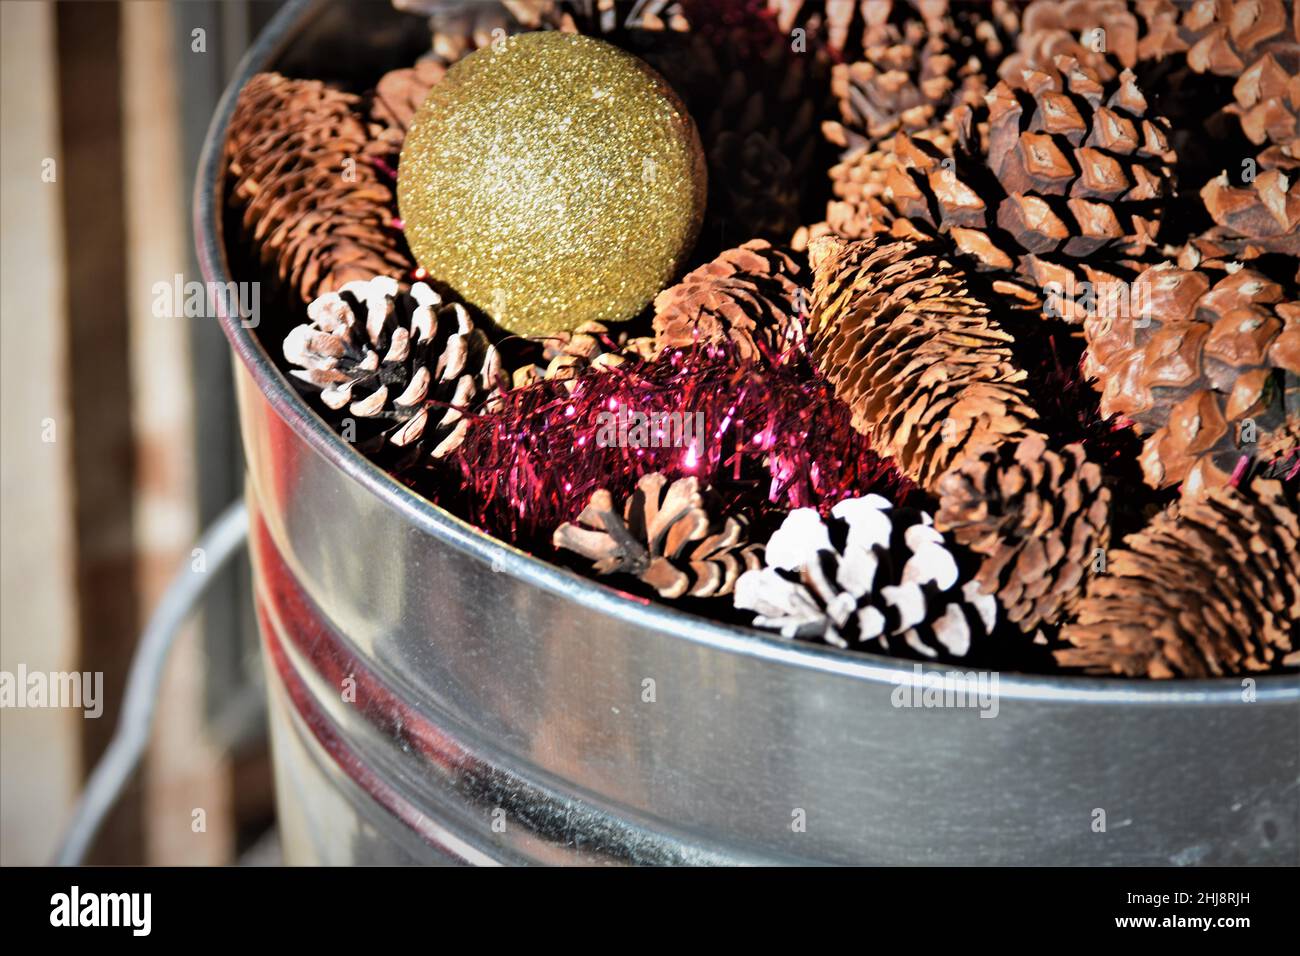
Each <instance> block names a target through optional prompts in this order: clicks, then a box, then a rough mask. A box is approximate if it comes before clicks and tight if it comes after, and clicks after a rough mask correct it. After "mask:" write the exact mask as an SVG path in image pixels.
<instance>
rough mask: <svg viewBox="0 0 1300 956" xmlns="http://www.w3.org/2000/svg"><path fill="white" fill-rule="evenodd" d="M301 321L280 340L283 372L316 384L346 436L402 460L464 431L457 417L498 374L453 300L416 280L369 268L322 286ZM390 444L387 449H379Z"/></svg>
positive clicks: (438, 449)
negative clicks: (347, 427)
mask: <svg viewBox="0 0 1300 956" xmlns="http://www.w3.org/2000/svg"><path fill="white" fill-rule="evenodd" d="M307 315H308V317H309V318H310V319H311V324H310V325H300V326H298V327H297V328H296V329H294V330H293V331H292V332H290V333H289V335H288V337H286V338H285V340H284V357H285V359H286V360H287V361H288V363H289V364H290V365H291V366H293V368H292V370H291V374H292V375H293V376H294V377H295V378H297V379H299V380H300V381H302V382H305V383H306V384H307V385H308V386H310V387H311V388H312V389H315V390H318V392H319V396H318V397H319V400H320V403H321V404H322V405H323V406H324V407H325V409H326V410H327V415H328V417H329V419H330V420H331V421H332V422H334V423H335V424H336V425H339V424H341V422H342V420H343V419H346V418H352V419H354V420H355V422H356V428H357V436H356V441H355V443H356V445H357V447H358V448H360V449H361V450H362V451H363V452H366V453H367V454H370V455H381V454H383V455H384V457H394V458H397V459H398V460H399V461H400V462H401V463H403V464H405V463H409V462H410V461H413V460H414V459H415V458H417V457H419V455H420V454H421V453H422V452H427V453H428V454H429V455H431V456H432V457H434V458H441V457H443V456H444V455H446V454H448V453H449V452H451V451H453V450H455V449H456V448H457V447H458V446H459V445H460V443H461V441H462V440H463V438H464V433H465V430H466V429H467V428H468V427H469V420H468V419H467V418H466V417H465V415H466V413H467V412H470V411H472V410H474V409H476V408H478V407H479V406H480V405H482V404H484V403H485V402H487V401H489V400H490V398H491V397H492V395H493V394H494V393H496V392H497V391H498V390H499V389H501V388H503V387H504V386H505V384H506V380H505V373H504V372H503V370H502V368H501V361H500V358H499V356H498V354H497V350H496V348H495V347H494V346H493V345H492V344H491V343H490V342H489V341H488V338H487V336H486V335H485V334H484V332H483V330H482V329H479V328H475V326H474V323H473V320H472V319H471V318H470V314H469V312H468V311H467V310H466V309H465V307H464V306H463V305H461V304H460V303H458V302H452V303H449V302H444V301H443V300H442V298H441V297H440V296H439V295H438V293H436V292H434V291H433V289H431V288H429V286H427V285H425V284H424V283H423V282H417V283H415V284H414V285H412V286H411V289H410V292H409V293H408V292H403V291H401V288H400V286H399V285H398V283H397V280H395V279H392V278H389V277H387V276H379V277H376V278H374V279H371V280H369V281H366V282H351V283H348V284H347V285H345V286H344V287H343V288H342V289H340V290H339V291H338V292H327V293H325V294H324V295H322V296H321V297H320V298H318V299H316V300H315V301H314V302H312V303H311V305H310V306H308V308H307ZM388 453H391V454H388Z"/></svg>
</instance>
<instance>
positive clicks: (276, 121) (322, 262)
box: [226, 73, 414, 303]
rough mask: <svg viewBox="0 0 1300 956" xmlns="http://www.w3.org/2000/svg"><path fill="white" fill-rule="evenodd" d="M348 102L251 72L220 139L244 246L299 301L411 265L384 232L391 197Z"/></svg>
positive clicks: (354, 106)
mask: <svg viewBox="0 0 1300 956" xmlns="http://www.w3.org/2000/svg"><path fill="white" fill-rule="evenodd" d="M359 108H360V100H359V99H358V97H355V96H352V95H351V94H348V93H342V92H339V91H338V90H333V89H330V88H329V87H327V86H325V85H324V84H322V83H318V82H316V81H314V80H291V79H287V78H285V77H283V76H280V75H279V74H277V73H259V74H257V75H256V76H254V77H253V78H252V79H250V80H249V81H248V83H247V84H246V85H245V86H244V88H243V89H242V90H241V91H240V94H239V100H238V102H237V103H236V105H235V112H234V115H233V116H232V117H231V120H230V129H229V133H228V134H227V139H226V165H227V170H228V172H229V174H230V178H231V183H232V185H231V188H230V201H231V202H232V203H233V204H235V205H236V206H240V207H242V209H243V215H242V217H241V225H242V227H243V233H244V238H245V241H247V242H248V243H249V244H250V245H251V247H252V248H254V249H255V250H257V252H258V254H259V255H260V258H261V261H262V263H263V265H265V266H269V267H273V268H274V269H275V275H276V277H277V278H278V280H279V281H280V283H281V284H282V285H283V286H284V287H286V288H288V289H290V290H292V292H293V293H294V294H295V295H296V296H297V297H298V298H299V299H301V301H302V302H304V303H306V302H311V301H312V300H313V299H315V298H316V297H317V296H319V295H321V294H323V293H326V292H333V291H336V290H338V289H340V288H342V287H343V286H344V285H346V284H347V283H349V282H352V281H355V280H360V279H369V278H371V277H372V276H375V275H390V274H396V275H402V274H405V273H406V272H408V271H409V270H410V269H412V268H413V267H414V263H413V261H412V260H411V258H410V255H409V253H408V252H407V250H406V243H405V241H404V240H403V239H402V236H401V234H400V232H399V231H398V230H397V229H396V228H394V225H393V223H394V216H395V215H396V197H395V196H394V194H393V190H392V189H391V188H390V187H389V185H388V184H387V183H386V182H384V181H383V180H382V179H380V177H379V174H378V173H377V172H376V171H375V169H374V168H373V167H372V166H371V165H370V163H369V162H368V156H369V155H370V152H371V150H372V149H373V142H374V141H373V140H372V138H371V136H370V133H369V131H368V130H367V128H366V124H365V122H364V121H363V120H362V118H361V116H360V114H359Z"/></svg>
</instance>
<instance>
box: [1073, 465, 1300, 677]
mask: <svg viewBox="0 0 1300 956" xmlns="http://www.w3.org/2000/svg"><path fill="white" fill-rule="evenodd" d="M1288 484H1289V485H1290V487H1289V488H1288V486H1287V484H1283V483H1281V482H1277V481H1266V480H1256V481H1254V482H1253V483H1252V485H1251V488H1250V490H1248V491H1245V490H1240V489H1237V488H1233V487H1230V486H1229V487H1223V488H1219V489H1216V490H1215V491H1213V492H1212V493H1210V494H1208V495H1206V496H1205V497H1203V498H1200V499H1197V500H1196V501H1191V502H1188V501H1184V502H1183V503H1182V505H1181V507H1179V509H1178V511H1177V514H1176V515H1174V514H1162V515H1160V516H1158V517H1157V518H1156V519H1155V520H1154V521H1152V523H1151V524H1150V526H1149V527H1147V528H1146V529H1145V530H1143V531H1141V532H1139V533H1137V534H1134V535H1130V536H1129V537H1128V538H1127V539H1125V542H1124V543H1125V546H1124V547H1123V548H1117V549H1115V550H1114V551H1112V552H1111V553H1110V555H1109V558H1108V567H1107V570H1106V573H1105V574H1100V575H1097V576H1096V577H1094V578H1093V579H1092V581H1091V582H1090V583H1089V585H1088V592H1087V596H1086V597H1085V598H1084V599H1083V601H1082V602H1081V604H1080V607H1079V613H1078V618H1077V620H1076V621H1075V622H1074V623H1073V624H1070V625H1068V626H1067V627H1065V628H1064V629H1062V632H1061V635H1062V637H1063V638H1065V640H1067V641H1068V642H1069V643H1070V644H1072V645H1074V646H1073V647H1069V648H1065V649H1062V650H1060V651H1057V652H1056V657H1057V660H1058V662H1059V663H1061V664H1062V665H1063V666H1065V667H1081V668H1084V669H1086V670H1088V671H1091V672H1093V673H1099V674H1105V673H1112V674H1124V675H1127V676H1130V677H1141V676H1148V677H1194V678H1196V677H1221V676H1224V675H1230V674H1240V673H1245V672H1247V671H1262V670H1269V669H1273V668H1276V667H1278V666H1280V665H1282V664H1283V663H1284V659H1285V658H1286V657H1287V656H1288V655H1290V654H1293V653H1294V652H1295V651H1297V650H1300V626H1298V622H1300V564H1297V563H1296V561H1295V555H1297V554H1300V517H1297V512H1296V500H1295V492H1296V488H1295V483H1294V482H1290V483H1288ZM1288 554H1289V555H1291V557H1290V558H1287V557H1286V556H1287V555H1288Z"/></svg>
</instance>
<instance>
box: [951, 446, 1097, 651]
mask: <svg viewBox="0 0 1300 956" xmlns="http://www.w3.org/2000/svg"><path fill="white" fill-rule="evenodd" d="M939 494H940V502H939V513H938V514H937V515H936V516H935V525H936V527H938V528H939V529H940V530H941V531H948V532H951V533H952V535H953V537H954V538H956V539H957V541H958V542H959V543H960V544H963V545H965V546H967V547H968V548H970V550H972V551H974V552H975V553H976V554H979V555H982V556H983V557H984V561H983V563H982V564H981V565H980V569H979V573H978V574H977V576H976V580H978V581H979V583H980V587H981V588H983V589H984V590H985V591H986V592H987V593H989V594H996V595H997V596H998V602H999V603H1000V604H1001V605H1002V607H1003V609H1004V610H1005V611H1006V614H1007V617H1008V618H1009V619H1011V620H1012V621H1015V622H1016V623H1017V624H1019V625H1020V628H1021V629H1022V630H1023V631H1025V632H1026V633H1033V632H1034V631H1035V629H1036V628H1037V627H1038V626H1039V625H1040V624H1057V623H1059V622H1060V621H1061V620H1062V618H1064V617H1065V616H1067V615H1069V614H1070V613H1071V611H1072V609H1073V607H1074V606H1075V604H1076V603H1077V602H1078V600H1079V598H1080V597H1081V596H1082V594H1083V588H1084V584H1085V583H1086V580H1085V579H1086V578H1087V577H1088V572H1089V569H1090V568H1091V567H1092V563H1093V560H1094V557H1095V553H1096V549H1098V548H1100V549H1101V550H1102V551H1103V552H1104V551H1105V549H1106V548H1107V547H1108V546H1109V544H1110V492H1109V490H1107V489H1106V488H1105V487H1103V485H1102V479H1101V469H1100V468H1099V467H1098V466H1097V465H1096V464H1094V463H1093V462H1090V461H1087V460H1086V458H1085V456H1084V451H1083V447H1082V446H1081V445H1078V444H1074V445H1068V446H1066V447H1065V448H1063V449H1061V451H1060V453H1057V452H1054V451H1049V450H1048V448H1047V442H1046V440H1045V439H1044V438H1043V436H1042V435H1038V434H1033V435H1030V437H1028V438H1026V439H1025V440H1024V441H1022V442H1020V443H1019V444H1017V445H1011V444H1005V445H1003V446H1002V447H1001V448H999V449H997V450H994V451H986V452H985V453H983V454H981V455H978V456H973V457H971V458H967V459H966V460H965V461H964V462H962V464H961V465H960V466H959V467H957V468H955V469H953V470H952V471H950V472H948V474H946V475H944V477H943V478H942V479H941V480H940V481H939Z"/></svg>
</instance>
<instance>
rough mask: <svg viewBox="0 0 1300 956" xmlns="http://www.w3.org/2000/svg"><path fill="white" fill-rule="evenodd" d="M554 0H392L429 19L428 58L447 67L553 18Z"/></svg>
mask: <svg viewBox="0 0 1300 956" xmlns="http://www.w3.org/2000/svg"><path fill="white" fill-rule="evenodd" d="M555 5H556V4H555V2H554V0H502V2H487V3H485V2H483V0H393V6H394V7H396V8H397V9H398V10H404V11H406V12H407V13H415V14H422V15H424V16H427V17H428V18H429V32H430V34H431V36H432V47H433V49H432V51H431V54H430V56H431V58H432V60H433V61H434V62H437V63H442V64H445V65H448V66H450V65H451V64H452V63H455V62H456V61H457V60H461V59H463V58H464V57H466V56H468V55H469V54H471V53H473V52H474V51H475V50H479V49H482V48H483V47H486V46H490V45H491V44H492V42H493V41H494V40H496V39H497V38H499V37H502V36H508V35H510V34H513V33H519V32H521V31H523V30H536V29H538V28H539V27H541V26H542V25H543V22H544V20H546V18H548V17H553V16H554V15H555V12H554V8H555Z"/></svg>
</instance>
